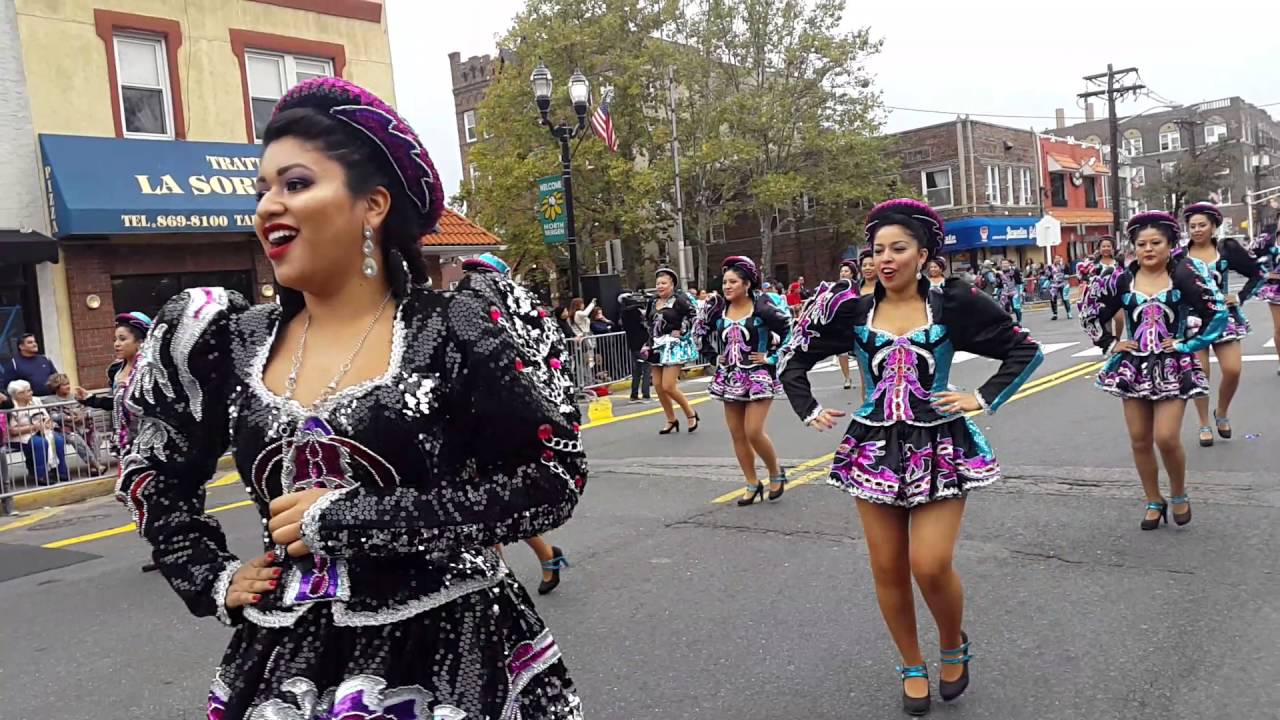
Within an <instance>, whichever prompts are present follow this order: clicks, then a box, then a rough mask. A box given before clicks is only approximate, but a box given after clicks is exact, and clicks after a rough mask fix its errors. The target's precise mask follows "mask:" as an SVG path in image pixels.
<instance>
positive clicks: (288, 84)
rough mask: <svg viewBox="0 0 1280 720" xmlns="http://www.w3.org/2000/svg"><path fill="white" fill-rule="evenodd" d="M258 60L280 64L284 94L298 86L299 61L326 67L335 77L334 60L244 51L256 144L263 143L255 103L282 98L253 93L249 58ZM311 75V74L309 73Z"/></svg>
mask: <svg viewBox="0 0 1280 720" xmlns="http://www.w3.org/2000/svg"><path fill="white" fill-rule="evenodd" d="M251 57H252V58H258V59H260V60H272V61H275V62H276V63H278V65H277V67H278V68H279V72H280V87H281V88H283V89H284V92H286V93H287V92H289V90H290V89H291V88H292V87H293V86H294V85H297V84H298V61H299V60H301V61H302V62H310V63H316V64H319V65H323V66H324V70H325V71H324V74H325V75H327V76H332V75H333V60H330V59H327V58H321V57H311V56H309V55H293V54H291V53H283V52H276V51H274V50H258V49H256V48H246V49H245V51H244V67H245V71H244V75H245V83H246V84H247V85H248V88H246V89H247V91H248V93H249V118H250V120H249V121H250V122H251V123H253V137H254V142H262V141H261V140H259V139H258V134H259V133H258V122H257V119H256V118H254V116H253V101H254V100H255V99H256V100H279V99H280V98H272V97H269V96H267V95H263V94H254V92H253V74H252V72H251V71H250V70H249V58H251ZM308 74H310V73H308Z"/></svg>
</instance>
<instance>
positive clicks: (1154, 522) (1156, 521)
mask: <svg viewBox="0 0 1280 720" xmlns="http://www.w3.org/2000/svg"><path fill="white" fill-rule="evenodd" d="M1147 510H1148V511H1150V510H1155V511H1156V512H1158V513H1160V514H1159V515H1156V516H1155V517H1154V518H1147V517H1143V518H1142V529H1143V530H1155V529H1156V528H1158V527H1160V521H1161V520H1164V524H1165V525H1168V524H1169V503H1167V502H1164V501H1160V502H1149V503H1147ZM1189 519H1190V518H1188V520H1189Z"/></svg>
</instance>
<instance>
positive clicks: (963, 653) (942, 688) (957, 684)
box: [938, 630, 973, 702]
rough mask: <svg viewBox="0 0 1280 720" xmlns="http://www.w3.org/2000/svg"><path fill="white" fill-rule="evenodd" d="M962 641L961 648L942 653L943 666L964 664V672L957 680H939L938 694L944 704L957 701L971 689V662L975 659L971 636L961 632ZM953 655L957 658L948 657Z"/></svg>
mask: <svg viewBox="0 0 1280 720" xmlns="http://www.w3.org/2000/svg"><path fill="white" fill-rule="evenodd" d="M960 639H961V640H962V641H963V642H961V643H960V647H958V648H956V649H954V650H943V651H942V656H943V657H942V664H943V665H960V664H962V663H963V664H964V671H963V672H961V673H960V677H958V678H956V679H955V680H943V679H941V678H939V679H938V694H939V695H941V696H942V700H943V702H951V701H952V700H955V699H956V698H958V697H960V696H961V695H962V694H964V691H965V690H966V689H967V688H968V687H969V661H970V660H972V659H973V656H972V655H970V654H969V636H968V635H966V634H965V633H964V631H963V630H962V631H961V632H960ZM951 655H954V656H957V657H948V656H951Z"/></svg>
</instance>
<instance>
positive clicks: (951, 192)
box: [920, 165, 956, 209]
mask: <svg viewBox="0 0 1280 720" xmlns="http://www.w3.org/2000/svg"><path fill="white" fill-rule="evenodd" d="M943 170H945V171H946V172H947V184H946V186H945V187H946V190H947V198H948V200H947V203H946V204H945V205H944V204H937V205H935V204H934V203H933V202H931V201H929V173H940V172H942V171H943ZM943 187H944V186H942V185H939V186H938V187H936V188H934V191H939V190H942V189H943ZM920 193H921V194H922V195H924V197H925V201H926V202H929V205H930V206H932V207H933V208H935V209H937V208H949V207H953V206H955V204H956V194H955V185H954V184H953V179H952V177H951V166H950V165H947V166H944V167H935V168H928V169H925V170H921V171H920Z"/></svg>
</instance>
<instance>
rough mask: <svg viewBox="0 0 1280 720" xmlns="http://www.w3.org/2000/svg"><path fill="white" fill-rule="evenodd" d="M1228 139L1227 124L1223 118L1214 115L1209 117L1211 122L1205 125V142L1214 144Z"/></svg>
mask: <svg viewBox="0 0 1280 720" xmlns="http://www.w3.org/2000/svg"><path fill="white" fill-rule="evenodd" d="M1226 139H1227V124H1226V123H1225V122H1223V120H1222V118H1220V117H1217V116H1214V117H1211V118H1209V122H1208V123H1207V124H1206V125H1205V126H1204V142H1205V144H1206V145H1212V144H1214V143H1216V142H1218V141H1220V140H1226Z"/></svg>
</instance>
